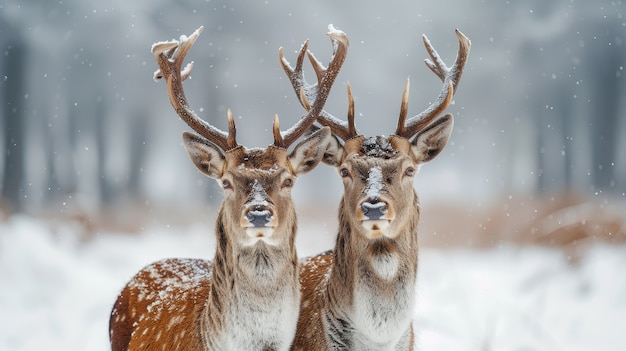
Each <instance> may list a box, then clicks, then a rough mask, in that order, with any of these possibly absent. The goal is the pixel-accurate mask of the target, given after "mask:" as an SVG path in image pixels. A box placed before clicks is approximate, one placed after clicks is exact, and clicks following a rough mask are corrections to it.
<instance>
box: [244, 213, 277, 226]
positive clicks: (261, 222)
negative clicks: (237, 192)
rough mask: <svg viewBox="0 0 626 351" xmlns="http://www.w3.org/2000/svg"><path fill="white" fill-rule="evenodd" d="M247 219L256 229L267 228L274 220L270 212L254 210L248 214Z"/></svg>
mask: <svg viewBox="0 0 626 351" xmlns="http://www.w3.org/2000/svg"><path fill="white" fill-rule="evenodd" d="M246 219H247V220H248V222H250V223H252V225H253V226H255V227H265V226H266V225H267V223H269V222H270V221H271V220H272V213H271V212H270V211H268V210H253V211H250V212H248V214H247V215H246Z"/></svg>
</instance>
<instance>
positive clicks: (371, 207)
mask: <svg viewBox="0 0 626 351" xmlns="http://www.w3.org/2000/svg"><path fill="white" fill-rule="evenodd" d="M361 212H363V214H364V215H365V217H367V218H369V219H379V218H380V217H382V216H384V215H385V214H386V213H387V204H386V203H385V202H383V201H376V202H364V203H363V204H361Z"/></svg>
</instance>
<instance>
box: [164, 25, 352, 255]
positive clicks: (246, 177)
mask: <svg viewBox="0 0 626 351" xmlns="http://www.w3.org/2000/svg"><path fill="white" fill-rule="evenodd" d="M201 32H202V27H201V28H199V29H198V30H196V31H195V32H194V33H193V34H192V35H191V36H189V37H188V38H187V37H184V36H183V37H181V40H180V41H176V40H174V41H168V42H160V43H156V44H154V45H153V47H152V52H153V54H154V55H155V57H156V60H157V62H158V64H159V69H158V70H157V71H156V72H155V75H154V77H155V80H158V79H162V78H163V79H165V80H166V83H167V92H168V96H169V99H170V102H171V104H172V106H173V107H174V109H175V110H176V112H177V113H178V115H179V116H180V118H181V119H183V120H184V121H185V122H186V123H187V124H188V125H189V126H190V127H191V128H192V129H193V130H194V131H196V132H197V133H198V134H199V135H197V134H193V133H189V132H185V133H184V134H183V143H184V146H185V148H186V149H187V152H188V154H189V156H190V157H191V160H192V161H193V163H194V165H195V166H196V167H197V168H198V169H199V170H200V171H201V172H202V173H203V174H205V175H206V176H208V177H211V178H214V179H216V180H217V181H218V182H219V183H220V184H221V186H222V188H223V189H224V202H223V204H222V207H221V210H220V213H227V214H228V215H226V216H223V220H224V224H225V225H226V226H228V228H229V229H231V231H232V232H233V233H238V235H240V236H241V238H240V239H241V240H242V242H244V243H247V244H248V245H253V244H254V243H256V242H258V241H259V240H262V241H265V242H266V243H268V244H270V245H272V244H275V241H274V239H273V238H274V235H275V234H276V233H279V232H293V230H291V229H292V228H290V227H291V226H293V225H294V219H293V218H292V217H295V215H294V210H293V204H292V201H291V188H292V187H293V185H294V183H295V180H296V177H297V176H299V175H301V174H304V173H306V172H308V171H310V170H311V169H313V168H314V167H315V166H316V165H317V164H318V163H319V162H320V160H321V159H322V156H323V154H324V150H325V149H326V148H327V145H328V143H329V141H330V130H328V129H321V130H319V131H317V132H315V133H313V134H311V135H310V136H308V137H306V138H305V139H304V140H303V141H302V142H300V143H299V144H297V145H296V146H295V147H293V150H292V151H288V149H289V147H290V146H291V145H292V144H294V142H295V141H296V140H297V139H298V138H300V137H301V136H302V135H304V133H305V132H306V131H307V130H308V129H309V128H310V127H311V125H312V124H313V123H314V121H315V117H316V115H317V114H318V113H319V111H321V110H322V108H323V106H324V103H325V102H326V99H327V97H328V92H329V91H330V88H331V86H332V84H333V82H334V80H335V77H336V75H337V74H338V72H339V69H340V67H341V64H342V63H343V61H344V60H345V54H346V46H347V37H346V36H345V34H343V33H342V32H339V31H331V32H330V33H329V36H330V38H331V40H332V42H333V45H334V48H335V50H334V53H333V58H332V59H331V61H330V63H329V71H328V74H323V75H320V76H319V77H318V85H319V87H320V89H319V91H320V94H318V95H317V96H316V98H315V102H314V103H313V107H312V108H311V109H310V111H309V112H308V113H307V114H306V115H305V116H303V117H302V118H301V119H300V120H299V121H298V122H297V123H296V125H295V126H293V127H291V128H290V129H289V130H288V131H286V132H281V131H280V127H279V121H278V117H277V116H275V117H274V124H273V134H274V143H273V144H271V145H269V146H268V147H266V148H264V149H259V148H253V149H248V148H246V147H244V146H242V145H239V144H238V143H237V141H236V128H235V122H234V118H233V116H232V113H231V112H230V110H229V111H228V126H229V130H228V132H224V131H221V130H219V129H218V128H216V127H214V126H212V125H210V124H209V123H207V122H205V121H204V120H202V119H201V118H200V117H198V116H197V115H196V114H195V112H194V111H193V110H192V109H190V108H189V105H188V103H187V98H186V97H185V93H184V90H183V86H182V82H183V81H184V80H185V79H186V78H187V77H189V75H190V73H191V69H192V68H193V62H191V63H189V64H188V65H187V66H186V67H185V68H184V69H181V67H182V62H183V60H184V58H185V55H186V54H187V52H188V51H189V49H190V48H191V46H192V45H193V44H194V42H195V41H196V39H197V38H198V36H199V35H200V33H201ZM305 45H306V44H305ZM281 52H282V49H281ZM279 229H282V230H279Z"/></svg>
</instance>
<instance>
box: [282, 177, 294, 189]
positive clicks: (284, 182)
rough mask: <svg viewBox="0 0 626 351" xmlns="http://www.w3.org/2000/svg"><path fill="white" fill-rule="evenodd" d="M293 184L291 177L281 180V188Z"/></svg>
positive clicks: (289, 186)
mask: <svg viewBox="0 0 626 351" xmlns="http://www.w3.org/2000/svg"><path fill="white" fill-rule="evenodd" d="M292 185H293V179H291V178H287V179H285V180H284V181H283V188H291V186H292Z"/></svg>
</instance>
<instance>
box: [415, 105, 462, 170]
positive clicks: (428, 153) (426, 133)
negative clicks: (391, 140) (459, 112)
mask: <svg viewBox="0 0 626 351" xmlns="http://www.w3.org/2000/svg"><path fill="white" fill-rule="evenodd" d="M453 125H454V120H453V119H452V115H451V114H447V115H445V116H443V117H441V118H439V119H438V120H437V121H436V122H435V123H433V124H432V125H430V126H428V128H426V129H424V130H422V131H421V132H419V133H418V134H417V136H416V137H415V139H413V142H411V151H413V157H414V161H415V163H417V164H421V163H426V162H428V161H430V160H432V159H434V158H435V157H437V155H439V153H440V152H441V150H443V148H444V147H445V146H446V144H447V143H448V138H449V137H450V133H452V126H453Z"/></svg>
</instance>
